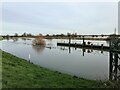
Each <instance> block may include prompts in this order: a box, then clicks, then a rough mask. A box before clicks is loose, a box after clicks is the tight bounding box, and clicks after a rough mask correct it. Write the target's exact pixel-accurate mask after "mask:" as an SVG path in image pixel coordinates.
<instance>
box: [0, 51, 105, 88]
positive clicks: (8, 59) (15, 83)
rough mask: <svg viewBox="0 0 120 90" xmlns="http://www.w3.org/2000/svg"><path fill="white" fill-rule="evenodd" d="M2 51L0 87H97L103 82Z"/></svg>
mask: <svg viewBox="0 0 120 90" xmlns="http://www.w3.org/2000/svg"><path fill="white" fill-rule="evenodd" d="M0 51H1V50H0ZM1 52H2V88H98V87H106V86H105V85H104V83H103V82H100V81H92V80H86V79H82V78H78V77H75V76H74V77H73V76H70V75H67V74H63V73H59V72H57V71H51V70H48V69H46V68H42V67H40V66H37V65H34V64H32V63H29V62H28V61H26V60H24V59H21V58H18V57H16V56H14V55H11V54H9V53H6V52H4V51H1Z"/></svg>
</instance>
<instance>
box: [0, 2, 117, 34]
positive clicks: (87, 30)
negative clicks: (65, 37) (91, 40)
mask: <svg viewBox="0 0 120 90" xmlns="http://www.w3.org/2000/svg"><path fill="white" fill-rule="evenodd" d="M117 4H118V3H117V2H116V3H115V2H106V3H105V2H4V3H3V4H2V6H1V5H0V8H1V9H2V20H1V19H0V24H2V26H3V27H2V34H11V35H14V33H19V34H22V33H24V32H27V33H32V34H39V33H42V34H44V35H45V34H60V33H64V34H66V33H67V32H70V33H78V34H111V33H113V32H114V29H115V28H117V29H118V5H117Z"/></svg>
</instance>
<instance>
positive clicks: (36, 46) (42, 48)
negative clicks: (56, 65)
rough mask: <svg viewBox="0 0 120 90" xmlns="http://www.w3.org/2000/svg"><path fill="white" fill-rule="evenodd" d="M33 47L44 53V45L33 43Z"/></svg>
mask: <svg viewBox="0 0 120 90" xmlns="http://www.w3.org/2000/svg"><path fill="white" fill-rule="evenodd" d="M32 48H33V49H34V50H35V51H36V52H37V53H42V52H43V51H44V49H45V46H44V45H32Z"/></svg>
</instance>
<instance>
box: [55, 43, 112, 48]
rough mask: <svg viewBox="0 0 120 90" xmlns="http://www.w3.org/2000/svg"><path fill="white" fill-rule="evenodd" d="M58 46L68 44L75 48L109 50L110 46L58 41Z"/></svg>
mask: <svg viewBox="0 0 120 90" xmlns="http://www.w3.org/2000/svg"><path fill="white" fill-rule="evenodd" d="M57 45H58V46H68V47H75V48H91V49H104V50H109V49H110V47H109V46H103V45H101V46H98V45H83V44H76V43H70V44H69V43H57Z"/></svg>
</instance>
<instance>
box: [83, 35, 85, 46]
mask: <svg viewBox="0 0 120 90" xmlns="http://www.w3.org/2000/svg"><path fill="white" fill-rule="evenodd" d="M84 45H85V42H84V36H83V46H84Z"/></svg>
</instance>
